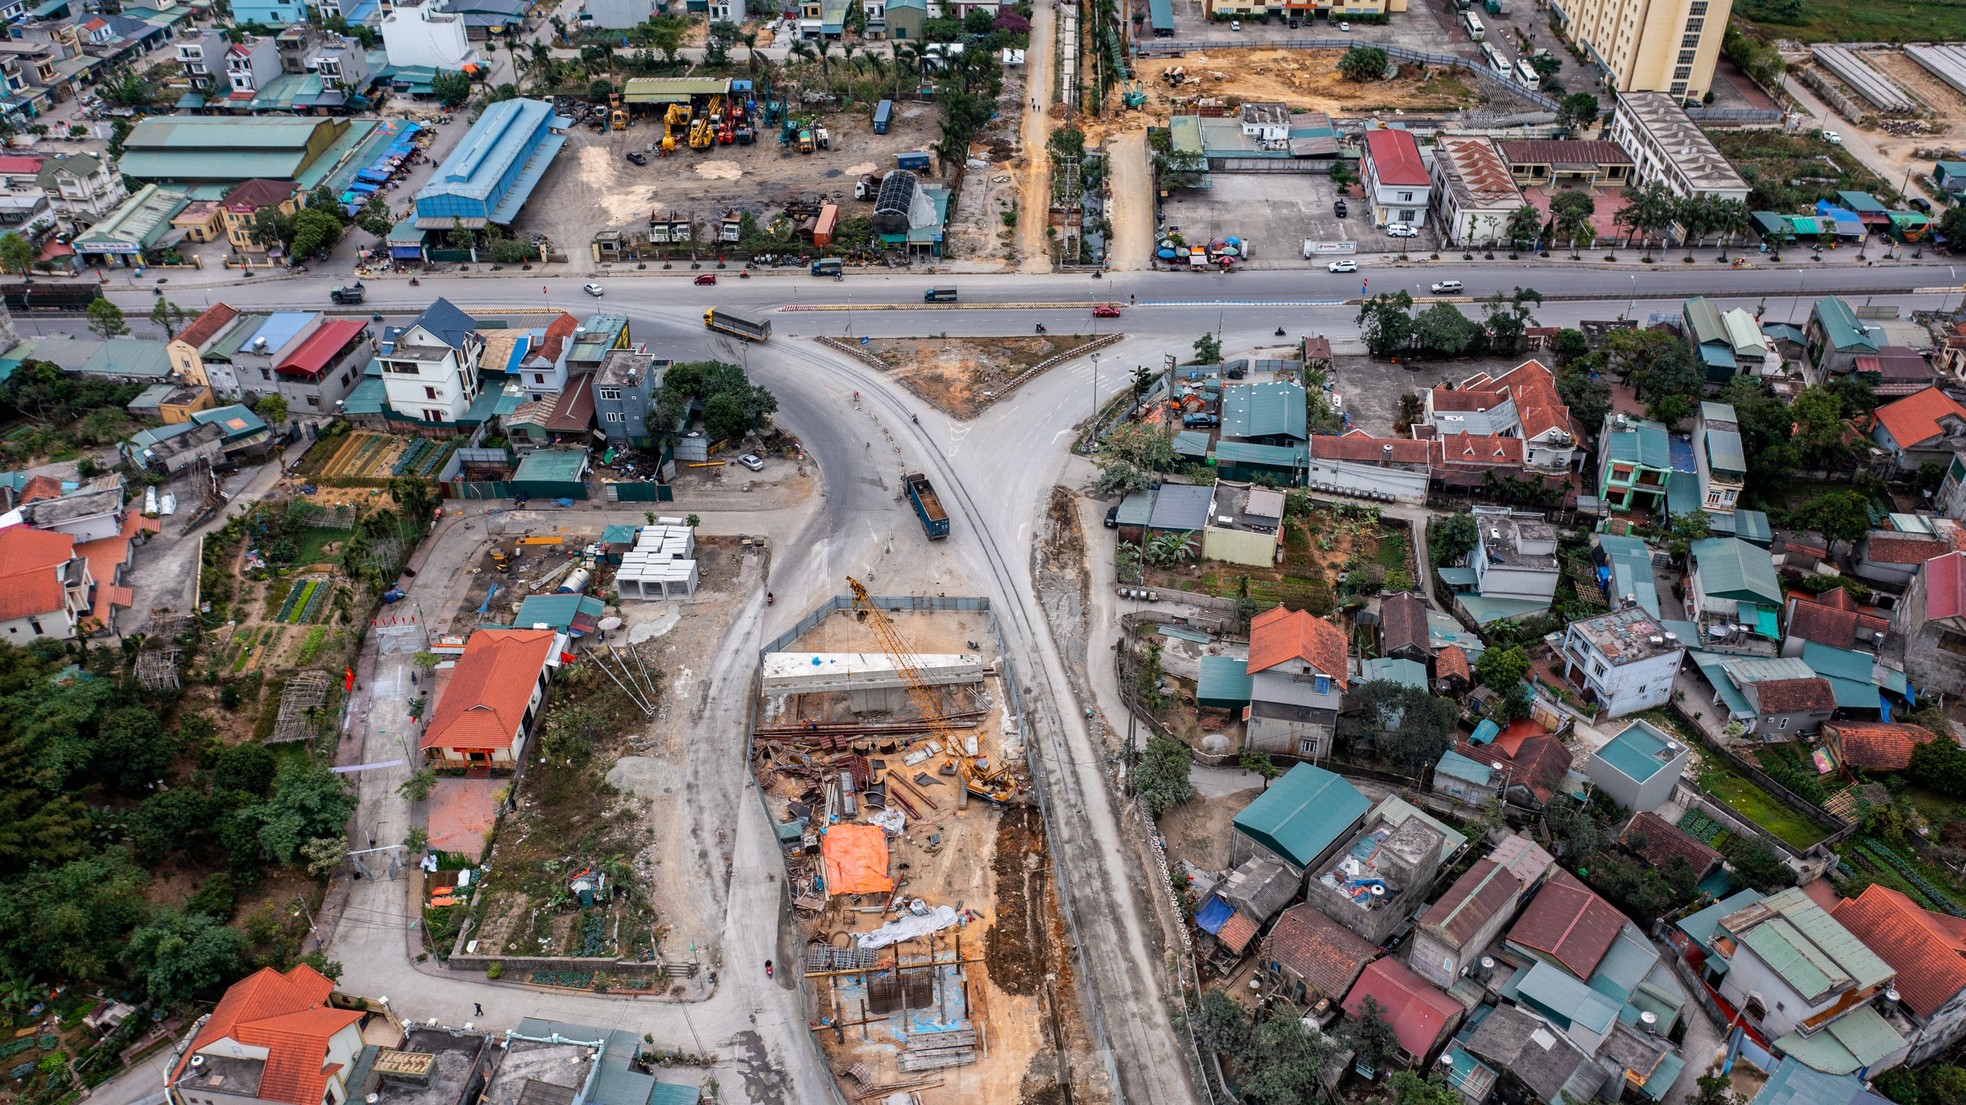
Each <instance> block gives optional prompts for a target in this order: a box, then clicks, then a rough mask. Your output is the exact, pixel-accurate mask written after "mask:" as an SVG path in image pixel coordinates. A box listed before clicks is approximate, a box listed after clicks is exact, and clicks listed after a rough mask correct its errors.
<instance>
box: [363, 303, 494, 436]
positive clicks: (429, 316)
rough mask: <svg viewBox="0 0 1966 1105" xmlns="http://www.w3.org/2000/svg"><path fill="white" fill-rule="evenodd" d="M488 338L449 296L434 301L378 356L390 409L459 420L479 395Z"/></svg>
mask: <svg viewBox="0 0 1966 1105" xmlns="http://www.w3.org/2000/svg"><path fill="white" fill-rule="evenodd" d="M484 351H485V339H484V338H482V337H480V336H479V335H478V332H477V329H476V327H475V324H473V322H472V321H471V318H470V316H468V315H466V314H465V313H464V312H463V311H460V310H458V309H457V308H456V307H454V306H452V305H451V302H450V300H448V299H439V300H438V301H437V302H435V303H432V304H431V305H430V306H429V308H428V309H427V310H425V311H424V312H423V314H422V315H420V316H418V317H417V320H416V321H415V322H413V323H411V324H410V325H408V326H407V327H405V328H403V330H402V331H401V332H399V333H397V334H396V335H395V338H394V340H393V341H392V342H390V343H389V344H388V348H387V349H385V350H384V351H383V352H382V353H381V354H380V355H379V358H378V359H379V360H380V361H381V362H382V384H383V390H384V392H385V393H386V394H387V395H388V397H389V409H390V410H392V411H395V412H396V413H397V414H399V415H401V416H403V417H405V418H413V419H416V420H417V421H419V422H428V423H440V424H444V423H456V422H458V421H460V420H462V419H463V418H464V415H465V412H467V411H469V410H470V409H471V404H472V403H473V402H474V401H476V400H477V398H478V360H479V358H480V357H481V356H483V354H484Z"/></svg>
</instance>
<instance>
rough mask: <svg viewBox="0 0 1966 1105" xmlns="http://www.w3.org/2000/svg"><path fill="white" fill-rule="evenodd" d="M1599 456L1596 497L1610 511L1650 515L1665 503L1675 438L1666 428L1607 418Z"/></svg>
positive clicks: (1623, 416) (1622, 416)
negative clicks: (1604, 502)
mask: <svg viewBox="0 0 1966 1105" xmlns="http://www.w3.org/2000/svg"><path fill="white" fill-rule="evenodd" d="M1597 452H1598V461H1597V495H1598V498H1600V499H1603V500H1605V501H1607V502H1609V503H1610V504H1611V509H1613V510H1618V511H1639V512H1644V513H1651V512H1652V511H1655V510H1657V509H1658V508H1659V506H1660V504H1662V503H1663V502H1664V501H1665V497H1666V487H1667V485H1668V484H1670V483H1671V481H1672V438H1671V435H1669V434H1668V433H1667V432H1666V428H1665V426H1664V425H1662V424H1661V423H1658V422H1653V421H1651V420H1650V419H1645V418H1634V417H1632V416H1630V415H1626V414H1608V415H1606V416H1605V417H1604V432H1603V433H1602V434H1600V435H1599V436H1598V450H1597Z"/></svg>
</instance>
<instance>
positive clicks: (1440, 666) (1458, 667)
mask: <svg viewBox="0 0 1966 1105" xmlns="http://www.w3.org/2000/svg"><path fill="white" fill-rule="evenodd" d="M1434 678H1435V679H1440V680H1445V681H1447V682H1450V683H1451V682H1453V681H1455V680H1459V681H1460V684H1461V686H1463V687H1465V686H1467V685H1468V684H1470V683H1472V682H1474V669H1473V668H1472V667H1470V666H1469V664H1468V654H1467V653H1466V652H1465V651H1463V650H1462V648H1461V646H1460V645H1444V646H1442V647H1441V650H1440V651H1439V652H1436V653H1434Z"/></svg>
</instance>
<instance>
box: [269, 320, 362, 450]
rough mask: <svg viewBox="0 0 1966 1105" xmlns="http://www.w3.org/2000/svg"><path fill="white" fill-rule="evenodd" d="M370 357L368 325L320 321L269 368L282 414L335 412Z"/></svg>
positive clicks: (357, 380) (360, 379) (305, 414)
mask: <svg viewBox="0 0 1966 1105" xmlns="http://www.w3.org/2000/svg"><path fill="white" fill-rule="evenodd" d="M374 355H375V343H374V342H373V341H371V340H370V337H369V326H368V323H366V322H364V321H363V320H361V319H353V318H337V319H321V320H320V321H319V322H318V323H317V324H316V325H315V326H314V327H313V329H311V330H309V331H308V332H307V333H306V334H304V335H303V336H302V337H301V339H300V341H299V343H298V344H296V345H295V346H294V347H293V349H292V350H291V351H290V352H288V353H287V354H286V355H285V356H282V357H281V358H280V359H279V363H278V364H277V365H276V366H275V367H274V369H273V374H274V376H275V378H276V379H278V381H279V388H280V395H281V397H282V398H284V399H286V401H287V411H288V414H289V415H290V416H291V417H293V418H305V417H307V416H308V415H314V416H316V417H320V416H325V415H331V414H334V413H336V411H337V409H338V408H339V407H340V405H341V402H342V400H344V399H346V398H348V393H349V392H351V391H354V390H355V385H356V384H358V383H361V381H362V370H363V369H364V368H366V367H368V363H369V359H370V358H371V357H373V356H374ZM277 428H278V427H276V429H277Z"/></svg>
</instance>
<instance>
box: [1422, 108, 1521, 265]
mask: <svg viewBox="0 0 1966 1105" xmlns="http://www.w3.org/2000/svg"><path fill="white" fill-rule="evenodd" d="M1431 175H1432V179H1433V186H1432V188H1431V189H1430V192H1431V193H1432V204H1433V214H1434V218H1435V219H1436V220H1437V221H1436V223H1435V225H1436V226H1438V227H1439V228H1440V234H1441V240H1442V241H1443V242H1445V243H1446V244H1448V245H1450V246H1459V247H1461V248H1463V249H1467V248H1472V247H1477V246H1493V245H1495V244H1496V243H1497V242H1499V241H1501V240H1502V228H1503V227H1505V226H1507V225H1508V221H1509V216H1510V215H1513V214H1514V213H1515V211H1516V209H1517V208H1519V207H1521V206H1522V205H1523V198H1522V190H1521V189H1519V188H1517V187H1516V183H1515V178H1514V177H1513V176H1512V175H1510V173H1509V165H1508V162H1507V161H1505V160H1503V158H1502V152H1501V151H1500V150H1499V149H1497V148H1496V146H1495V140H1494V139H1492V138H1489V137H1488V136H1487V135H1482V134H1443V135H1441V136H1440V137H1439V138H1438V139H1437V140H1436V141H1435V143H1434V160H1433V165H1432V173H1431Z"/></svg>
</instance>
